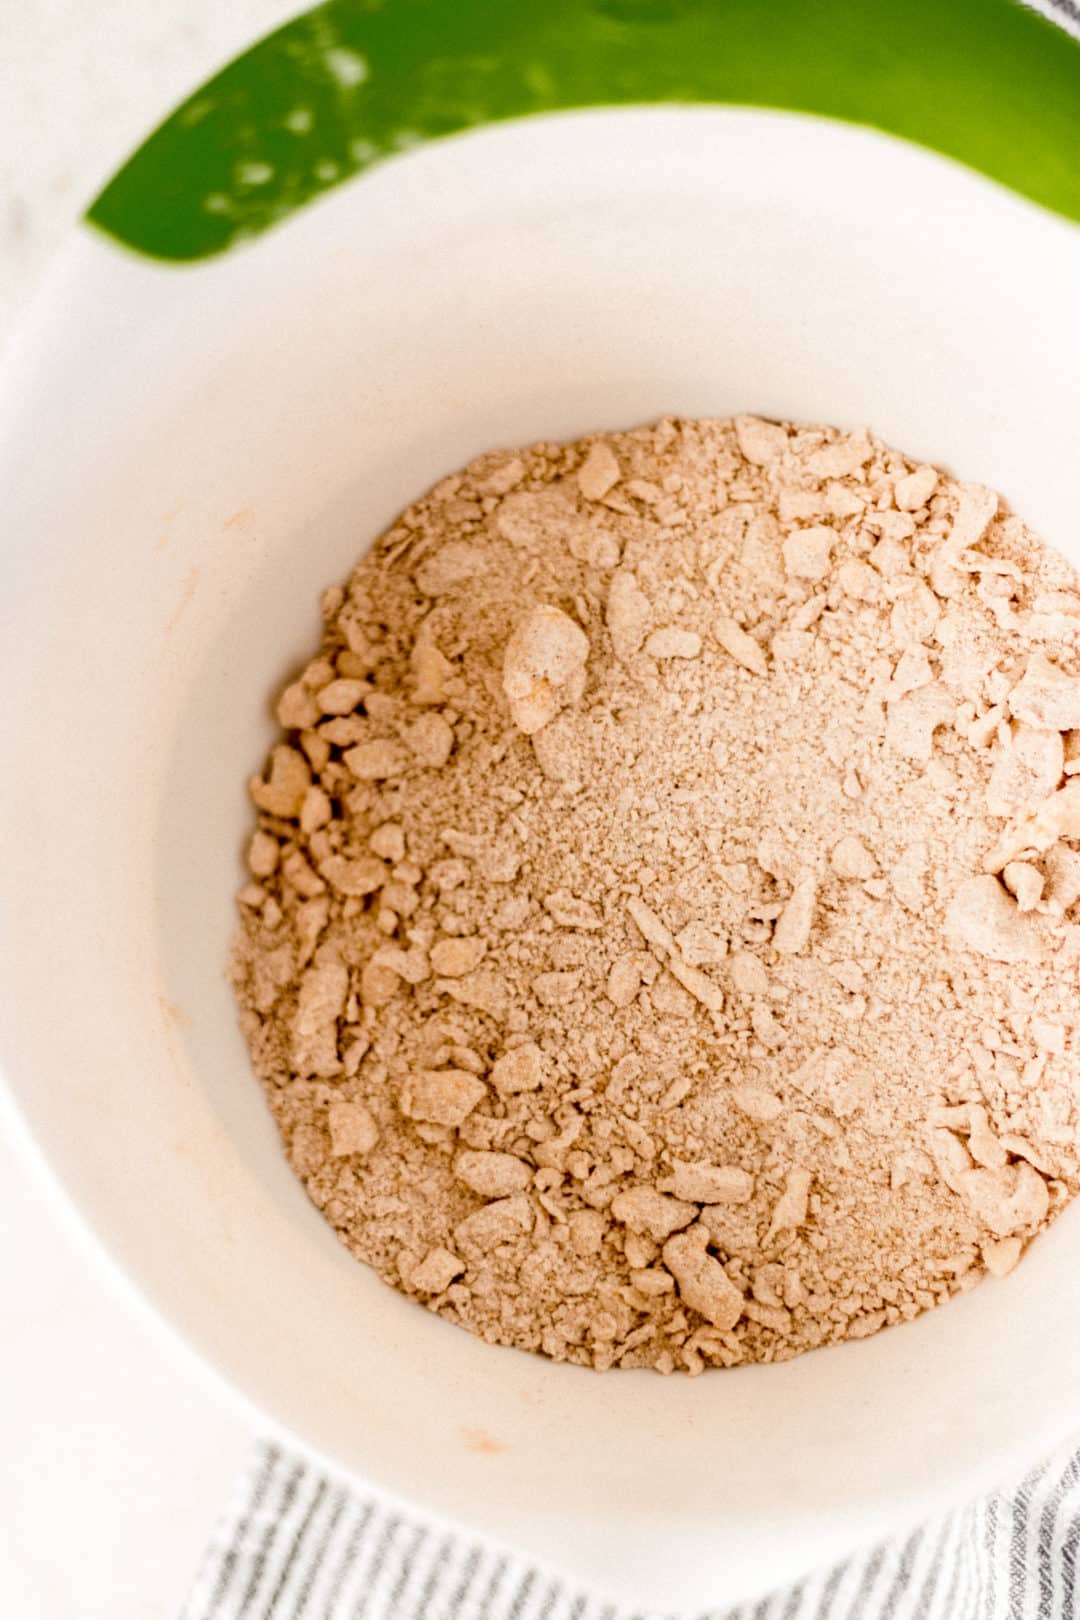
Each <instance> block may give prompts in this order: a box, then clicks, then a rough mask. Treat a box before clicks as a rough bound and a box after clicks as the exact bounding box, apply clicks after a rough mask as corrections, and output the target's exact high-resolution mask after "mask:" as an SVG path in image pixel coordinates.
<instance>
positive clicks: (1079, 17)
mask: <svg viewBox="0 0 1080 1620" xmlns="http://www.w3.org/2000/svg"><path fill="white" fill-rule="evenodd" d="M1022 3H1023V4H1024V5H1026V6H1028V7H1029V9H1030V10H1032V11H1041V12H1042V14H1043V16H1044V17H1046V18H1047V19H1048V20H1049V21H1050V22H1056V23H1057V25H1058V27H1059V28H1064V29H1065V30H1066V31H1067V32H1068V33H1070V34H1075V35H1076V37H1077V39H1080V0H1022Z"/></svg>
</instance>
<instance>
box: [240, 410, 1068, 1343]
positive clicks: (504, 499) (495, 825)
mask: <svg viewBox="0 0 1080 1620" xmlns="http://www.w3.org/2000/svg"><path fill="white" fill-rule="evenodd" d="M324 611H325V634H324V638H323V643H322V647H321V649H320V650H319V652H318V653H317V655H316V656H315V657H314V659H313V660H312V662H311V663H309V664H308V666H307V668H306V669H305V670H304V671H303V672H302V673H301V675H300V676H299V677H298V678H297V680H296V681H295V682H293V683H292V684H291V685H290V686H289V687H288V688H287V690H286V691H285V692H284V694H283V695H282V697H281V700H280V704H279V707H278V715H279V718H280V721H281V724H282V726H283V727H284V728H285V730H286V732H287V736H286V737H285V738H283V740H282V741H281V742H280V744H279V745H278V746H277V747H276V748H275V749H274V751H273V754H272V756H271V760H270V763H269V766H268V770H267V773H266V776H265V778H263V779H258V780H256V781H255V782H253V783H252V785H251V793H252V797H253V799H254V802H255V804H256V806H257V808H258V812H259V827H258V831H257V832H256V833H255V835H254V837H253V839H252V842H251V846H250V851H249V865H250V869H251V874H252V881H251V882H249V883H248V885H247V887H246V888H245V889H244V890H243V892H242V894H241V896H240V899H241V915H242V928H241V933H240V936H239V941H238V945H237V949H236V955H235V960H234V967H233V973H234V979H235V984H236V990H237V994H238V997H239V1002H240V1007H241V1012H242V1018H243V1024H244V1029H245V1033H246V1035H247V1038H248V1041H249V1044H250V1047H251V1052H252V1056H253V1059H254V1063H255V1067H256V1069H257V1071H258V1073H259V1075H260V1077H261V1078H262V1080H263V1082H264V1084H265V1088H266V1093H267V1096H268V1098H269V1101H270V1105H271V1107H272V1109H273V1111H274V1114H275V1117H276V1119H277V1122H278V1125H279V1127H280V1129H281V1132H282V1136H283V1138H284V1141H285V1145H286V1149H287V1151H288V1154H289V1158H290V1160H291V1162H292V1164H293V1166H294V1167H295V1169H296V1172H297V1174H298V1175H299V1176H301V1177H302V1179H303V1181H304V1183H305V1185H306V1187H307V1189H308V1192H309V1194H310V1196H311V1198H312V1200H313V1201H314V1203H315V1204H316V1205H317V1206H318V1207H319V1208H320V1209H321V1210H322V1212H323V1213H324V1215H325V1216H326V1218H327V1220H329V1221H330V1222H331V1223H332V1224H333V1226H334V1227H335V1229H336V1230H337V1232H338V1233H339V1234H340V1236H341V1238H342V1240H343V1241H344V1242H345V1243H346V1244H347V1245H348V1247H349V1248H350V1249H351V1250H352V1252H353V1253H354V1254H355V1255H356V1256H357V1257H358V1258H360V1259H362V1260H364V1261H366V1262H368V1263H369V1264H370V1265H372V1266H373V1267H374V1268H375V1269H376V1270H377V1271H378V1272H379V1274H380V1275H381V1276H382V1277H383V1278H385V1279H386V1281H387V1282H389V1283H391V1284H392V1285H394V1286H395V1287H397V1288H400V1289H402V1290H403V1291H405V1292H406V1293H409V1294H411V1295H414V1296H415V1297H416V1298H418V1299H420V1300H422V1301H423V1302H424V1303H425V1304H426V1305H428V1306H429V1307H430V1308H431V1309H432V1310H435V1311H437V1312H439V1314H441V1315H443V1316H445V1317H446V1318H448V1319H449V1320H450V1321H453V1322H457V1323H460V1324H461V1325H463V1326H465V1327H468V1328H470V1329H472V1330H473V1331H474V1332H476V1333H478V1334H480V1335H482V1336H483V1337H484V1338H486V1339H488V1340H490V1341H492V1342H495V1343H501V1344H510V1345H517V1346H519V1347H522V1348H524V1349H530V1350H538V1351H542V1352H543V1353H545V1354H547V1355H549V1356H553V1357H555V1358H556V1359H559V1360H570V1361H576V1362H580V1363H583V1364H585V1365H588V1366H594V1367H598V1368H606V1367H611V1366H616V1365H617V1366H621V1367H641V1366H649V1367H655V1368H658V1369H659V1370H660V1371H663V1372H670V1371H672V1370H674V1369H676V1368H685V1369H686V1370H688V1371H690V1372H697V1371H700V1370H701V1369H702V1368H703V1367H706V1366H733V1365H735V1364H737V1363H740V1362H746V1361H770V1360H777V1359H780V1358H783V1357H788V1356H792V1355H794V1354H796V1353H797V1352H799V1351H801V1350H806V1349H809V1348H811V1347H813V1346H815V1345H820V1344H823V1343H826V1342H829V1341H834V1340H839V1339H845V1338H860V1337H865V1336H866V1335H868V1334H871V1333H874V1332H876V1331H877V1330H878V1329H879V1328H881V1327H883V1326H886V1325H888V1324H891V1323H896V1322H900V1321H902V1320H904V1319H907V1318H910V1317H913V1316H916V1315H917V1314H918V1313H919V1312H921V1311H923V1310H926V1309H927V1308H928V1307H930V1306H933V1305H936V1304H938V1303H940V1302H941V1301H943V1300H945V1299H947V1298H948V1297H949V1296H950V1295H952V1294H955V1293H957V1292H963V1291H965V1290H967V1289H969V1288H970V1287H972V1286H973V1285H974V1284H975V1283H976V1282H978V1281H979V1279H980V1278H981V1277H982V1276H983V1275H984V1274H985V1273H986V1272H990V1273H992V1274H993V1275H994V1276H1001V1275H1003V1274H1004V1273H1006V1272H1007V1271H1009V1270H1010V1269H1011V1267H1012V1266H1013V1265H1014V1264H1015V1263H1016V1261H1017V1259H1018V1258H1019V1256H1020V1255H1021V1253H1022V1250H1023V1248H1024V1246H1025V1244H1026V1243H1027V1242H1028V1241H1029V1239H1030V1238H1031V1237H1032V1236H1033V1235H1034V1234H1035V1233H1036V1232H1038V1231H1039V1229H1040V1228H1041V1227H1043V1226H1045V1225H1046V1224H1047V1223H1048V1222H1049V1221H1050V1220H1051V1219H1053V1217H1054V1216H1055V1215H1056V1214H1057V1212H1058V1211H1059V1210H1060V1209H1061V1207H1062V1206H1063V1204H1064V1203H1065V1202H1066V1200H1067V1199H1068V1197H1069V1196H1070V1195H1071V1193H1072V1192H1073V1191H1075V1190H1076V1187H1077V1185H1078V1184H1080V1140H1078V1124H1080V1122H1078V1110H1077V1085H1076V1080H1075V1078H1074V1076H1075V1074H1076V1070H1077V1061H1078V1050H1077V1048H1078V1023H1080V1017H1078V1013H1077V963H1078V959H1080V926H1078V924H1077V923H1076V922H1075V921H1073V920H1072V915H1073V913H1072V908H1073V907H1074V905H1075V903H1076V901H1077V900H1078V899H1080V781H1078V780H1074V779H1073V773H1074V772H1080V580H1078V579H1077V576H1076V575H1075V574H1074V572H1073V571H1072V569H1071V568H1069V567H1068V566H1067V565H1066V564H1065V563H1064V562H1063V561H1062V560H1061V559H1060V558H1058V557H1057V556H1056V555H1054V554H1053V553H1051V552H1049V551H1048V550H1047V549H1046V548H1044V547H1043V546H1042V545H1041V544H1040V543H1039V542H1038V541H1037V540H1036V539H1035V538H1034V537H1033V536H1032V535H1031V534H1030V532H1029V531H1028V530H1027V529H1025V527H1024V525H1023V524H1022V523H1021V521H1020V520H1019V519H1018V518H1016V517H1014V516H1012V515H1011V514H1009V513H1008V512H1007V511H1006V509H1005V507H1004V505H1003V503H1002V502H1001V501H1000V500H999V498H998V497H997V496H996V495H994V494H992V493H991V492H990V491H988V490H986V489H984V488H982V487H981V486H977V485H971V484H967V485H965V484H960V483H957V482H955V481H954V480H952V479H951V478H948V477H946V476H945V475H944V474H942V473H940V472H938V471H936V470H935V469H933V468H931V467H929V466H913V465H912V464H911V463H909V462H908V461H907V460H905V458H904V457H903V456H902V455H900V454H898V453H897V452H896V451H893V450H890V449H887V448H886V447H884V446H883V445H881V444H879V443H878V442H877V441H876V440H874V439H873V438H871V437H870V436H869V435H868V434H866V433H862V432H859V433H855V434H852V435H845V434H841V433H838V432H835V431H834V430H832V429H829V428H818V427H814V428H805V427H792V426H781V425H779V424H776V423H771V422H764V421H760V420H757V419H755V418H752V417H741V418H738V419H736V420H735V421H733V422H727V421H725V422H718V421H701V422H694V421H664V422H661V423H660V424H659V425H658V426H656V427H650V428H645V429H641V430H638V431H635V432H630V433H615V434H609V435H604V436H602V437H596V438H590V439H586V440H582V441H581V442H579V443H576V444H569V445H551V444H541V445H537V446H534V447H533V448H532V449H530V450H526V451H521V452H519V453H517V454H514V455H510V454H506V453H503V452H498V453H492V454H490V455H486V456H483V457H481V458H480V459H479V460H477V461H475V462H473V463H472V464H471V465H470V466H469V467H468V468H466V470H465V471H464V472H463V473H462V474H460V475H459V476H455V477H453V478H449V479H446V480H445V481H444V482H443V483H442V484H440V485H439V486H438V487H437V488H436V489H435V490H433V491H432V492H431V494H429V495H428V496H426V497H424V498H423V499H422V500H420V501H418V502H417V504H416V505H415V506H413V507H411V508H410V509H409V510H408V511H407V512H406V513H405V514H404V515H403V516H402V517H401V519H400V520H399V521H398V522H397V523H396V524H395V526H394V527H393V528H392V529H391V530H390V531H389V532H388V533H387V534H386V535H385V536H384V537H383V538H382V539H381V540H380V541H379V542H378V544H377V545H376V546H375V547H374V549H373V550H372V551H371V553H370V554H369V555H367V556H365V557H364V559H363V560H362V561H361V562H360V564H359V566H358V567H357V569H356V572H355V573H354V575H353V577H352V579H351V581H350V583H349V585H348V587H347V589H345V590H342V589H340V588H336V587H335V588H333V589H331V590H330V591H328V592H327V593H326V596H325V598H324Z"/></svg>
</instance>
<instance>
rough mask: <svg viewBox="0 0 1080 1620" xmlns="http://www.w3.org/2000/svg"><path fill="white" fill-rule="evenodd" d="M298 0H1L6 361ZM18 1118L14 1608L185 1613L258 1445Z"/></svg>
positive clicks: (93, 1618) (5, 1455)
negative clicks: (33, 1152)
mask: <svg viewBox="0 0 1080 1620" xmlns="http://www.w3.org/2000/svg"><path fill="white" fill-rule="evenodd" d="M296 9H298V8H297V6H296V4H295V3H290V0H226V3H222V0H149V3H148V0H0V364H2V346H3V344H4V341H5V339H6V336H7V333H8V331H9V330H10V328H11V326H12V324H13V323H14V322H15V321H16V320H17V318H18V313H19V309H20V308H21V306H22V304H23V303H24V302H25V301H26V300H27V299H28V298H29V297H30V296H31V295H32V293H33V289H34V286H35V283H36V282H37V280H38V278H39V277H40V275H41V272H42V269H43V266H44V264H45V262H46V261H47V260H48V258H49V256H50V254H51V253H52V252H53V251H54V250H55V249H56V247H57V246H58V245H59V243H60V242H61V241H62V240H63V237H64V235H65V233H66V232H67V230H68V229H69V228H70V226H71V222H72V221H73V220H74V219H75V218H76V216H77V215H78V214H79V212H80V211H81V209H82V208H83V206H84V205H85V203H86V202H87V201H88V200H89V199H90V198H91V197H92V196H93V195H94V193H95V191H96V190H97V189H98V187H99V186H100V184H101V183H102V181H103V180H105V179H106V178H107V177H108V175H109V174H110V173H111V172H112V171H113V170H114V169H115V167H116V166H117V164H118V163H119V162H120V161H121V160H122V159H123V157H124V156H125V155H126V154H127V153H128V152H130V151H131V150H132V149H133V148H134V147H135V146H136V145H138V143H139V139H140V137H141V136H142V135H143V134H145V133H146V132H147V131H148V130H149V129H150V128H151V127H152V125H153V124H154V123H156V122H157V121H158V119H159V118H160V117H161V115H162V114H163V113H164V112H165V111H167V110H168V109H169V108H170V106H171V105H172V104H173V103H175V102H176V101H177V100H178V99H180V98H181V97H182V96H183V95H185V94H186V93H187V91H188V90H190V89H193V88H194V87H195V86H197V85H198V84H199V83H200V81H201V80H202V79H203V78H204V77H205V76H206V74H207V73H208V72H209V71H211V70H212V69H213V68H215V67H216V66H218V65H219V64H220V63H222V62H223V61H227V60H228V59H229V57H230V56H231V55H233V54H234V52H235V51H236V50H237V49H238V48H240V47H242V46H243V45H245V44H246V43H248V42H249V41H250V40H252V39H254V38H255V37H257V36H258V35H259V34H261V33H263V32H265V31H266V30H268V29H270V28H273V27H274V26H276V25H277V24H278V23H279V22H281V21H283V20H284V19H285V18H286V17H287V16H289V15H290V14H291V13H292V12H293V11H294V10H296ZM2 1121H3V1114H2V1112H0V1280H2V1286H0V1435H2V1437H3V1439H2V1443H0V1617H3V1620H175V1616H176V1615H177V1614H178V1612H179V1609H180V1605H181V1602H182V1600H183V1597H184V1594H185V1592H186V1589H187V1586H188V1584H189V1581H190V1579H191V1576H192V1574H193V1572H194V1569H195V1567H196V1565H197V1563H198V1561H199V1557H200V1554H201V1550H202V1547H203V1545H204V1544H205V1542H206V1539H207V1537H208V1535H209V1533H210V1531H211V1528H212V1526H213V1523H214V1520H215V1518H216V1516H217V1514H218V1511H219V1509H220V1507H221V1505H222V1504H223V1502H224V1500H225V1499H226V1497H227V1495H228V1492H229V1489H230V1486H231V1483H232V1481H233V1479H234V1478H235V1476H236V1474H237V1472H238V1470H239V1469H240V1468H241V1466H242V1464H243V1462H244V1459H245V1457H246V1455H247V1452H248V1448H249V1446H250V1443H251V1439H252V1431H251V1427H250V1424H249V1423H248V1422H247V1421H246V1420H245V1419H244V1418H243V1417H241V1416H240V1415H238V1414H237V1413H236V1412H234V1411H232V1410H231V1409H229V1408H228V1407H227V1406H226V1405H225V1404H224V1402H223V1401H222V1400H221V1399H219V1398H218V1396H217V1395H216V1394H215V1393H213V1392H212V1391H211V1390H210V1389H209V1388H208V1387H207V1386H205V1385H203V1384H202V1383H201V1382H200V1381H199V1380H198V1379H197V1378H195V1377H194V1376H193V1374H192V1371H191V1369H190V1368H189V1367H187V1366H186V1365H184V1364H183V1362H181V1361H179V1360H178V1359H177V1358H175V1357H174V1356H173V1355H172V1354H170V1353H169V1352H168V1351H167V1350H165V1349H163V1348H162V1346H161V1344H160V1343H159V1342H158V1340H157V1339H156V1338H155V1337H152V1336H150V1335H149V1334H148V1333H147V1331H146V1328H145V1326H144V1324H143V1323H142V1321H141V1320H140V1319H139V1318H138V1317H137V1316H135V1315H133V1314H132V1311H131V1308H130V1306H129V1305H128V1304H127V1303H126V1302H125V1300H123V1299H122V1298H120V1297H118V1296H117V1295H116V1293H114V1291H113V1288H112V1287H111V1285H110V1284H109V1282H108V1281H106V1280H104V1279H103V1278H102V1276H101V1275H100V1274H99V1272H98V1271H97V1270H96V1269H94V1268H93V1267H92V1266H90V1265H88V1263H87V1259H86V1256H85V1254H84V1252H83V1251H82V1250H81V1248H80V1246H79V1245H78V1244H76V1243H74V1242H73V1240H72V1236H71V1233H70V1231H69V1230H68V1229H67V1226H66V1224H65V1223H63V1222H59V1221H58V1219H57V1215H56V1212H55V1210H54V1208H53V1207H52V1204H51V1202H50V1201H49V1200H48V1199H47V1198H46V1197H45V1195H44V1193H43V1190H42V1187H41V1185H40V1183H39V1182H38V1180H37V1177H36V1176H35V1175H33V1174H31V1173H30V1171H29V1170H28V1168H27V1166H26V1164H25V1163H24V1162H23V1161H22V1160H21V1158H20V1157H19V1155H18V1154H17V1153H16V1151H15V1147H14V1144H13V1142H12V1141H11V1140H8V1139H6V1138H5V1136H4V1134H3V1125H2Z"/></svg>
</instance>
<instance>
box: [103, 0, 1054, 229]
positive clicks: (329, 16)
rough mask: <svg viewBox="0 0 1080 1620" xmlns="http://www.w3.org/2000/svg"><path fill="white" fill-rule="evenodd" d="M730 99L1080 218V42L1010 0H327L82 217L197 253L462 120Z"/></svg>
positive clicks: (146, 148) (259, 53) (238, 64)
mask: <svg viewBox="0 0 1080 1620" xmlns="http://www.w3.org/2000/svg"><path fill="white" fill-rule="evenodd" d="M717 102H720V103H729V104H741V105H746V106H754V107H774V108H784V109H788V110H791V111H794V112H803V113H818V114H825V115H827V116H829V117H832V118H838V119H843V120H846V121H847V122H849V123H855V124H864V125H872V126H874V127H876V128H878V129H883V130H887V131H889V132H890V133H891V134H894V135H899V136H902V137H904V138H905V139H907V140H911V141H916V142H918V143H919V144H921V145H923V146H928V147H931V148H933V149H935V150H936V151H938V152H943V153H945V154H946V155H947V156H949V157H953V158H956V159H958V160H959V161H960V162H962V163H965V164H968V165H969V166H970V167H972V168H974V169H979V170H981V171H982V172H983V173H984V174H986V175H989V176H990V177H991V178H992V179H995V180H998V181H1000V182H1001V183H1002V184H1003V185H1006V186H1010V187H1011V188H1012V189H1013V190H1015V191H1018V192H1021V193H1022V194H1023V195H1025V196H1027V197H1029V198H1031V199H1032V200H1033V201H1034V202H1037V203H1041V204H1042V205H1043V206H1044V207H1046V208H1050V209H1054V210H1056V211H1057V212H1058V213H1060V214H1063V215H1065V216H1066V217H1068V218H1069V219H1072V220H1076V221H1080V44H1078V43H1077V42H1076V41H1075V40H1073V39H1072V38H1070V37H1069V36H1068V35H1066V34H1065V33H1064V32H1062V31H1061V30H1059V29H1057V28H1054V27H1053V26H1052V25H1051V24H1050V23H1048V22H1046V21H1045V20H1044V19H1043V18H1041V17H1039V16H1037V15H1036V14H1035V13H1033V12H1030V11H1026V10H1024V9H1022V8H1021V7H1020V6H1019V5H1015V4H1013V3H1012V0H905V4H904V5H903V6H902V7H897V8H893V7H889V6H884V5H878V4H876V3H873V0H812V3H811V0H768V3H764V0H542V3H541V0H537V3H535V4H534V3H532V0H525V3H522V4H517V3H515V0H329V3H328V4H325V5H321V6H317V7H316V8H315V9H314V10H312V11H309V12H307V13H305V14H304V15H303V16H301V17H297V18H296V19H295V20H294V21H292V22H290V23H287V24H286V25H285V26H284V27H283V28H280V29H278V31H277V32H276V33H274V34H271V35H269V36H268V37H267V38H266V39H264V40H261V41H260V42H259V43H258V44H257V45H254V46H252V48H251V49H250V50H249V51H247V52H246V53H245V54H244V55H243V56H240V57H237V59H236V60H235V61H234V62H232V63H230V65H229V66H228V67H227V68H225V69H224V70H223V71H222V72H221V73H219V74H218V75H217V76H216V77H215V78H213V79H211V80H210V81H209V82H208V83H207V84H206V85H204V86H203V88H202V89H201V90H199V91H198V92H197V93H196V94H195V95H193V96H192V97H191V98H190V99H189V100H188V101H186V102H185V103H184V104H183V106H182V107H180V108H179V109H178V110H177V111H176V112H175V113H173V114H172V116H171V117H170V118H168V119H167V120H166V121H165V122H164V123H163V124H162V125H161V126H160V128H159V129H158V130H157V131H156V132H155V133H154V134H153V135H152V136H151V137H150V138H149V140H148V141H147V142H146V143H145V144H144V145H143V146H142V147H141V148H140V149H139V151H138V152H137V153H136V154H135V156H134V157H133V158H132V159H131V160H130V162H129V163H127V164H126V165H125V167H124V168H123V169H121V170H120V172H119V173H118V174H117V175H116V177H115V178H114V179H113V180H112V181H111V182H110V183H109V185H108V186H107V187H106V188H105V190H104V191H103V192H102V193H101V195H100V196H99V197H98V199H97V201H96V202H95V203H94V204H93V206H92V207H91V208H90V210H89V214H88V218H89V219H90V220H91V221H92V222H93V223H94V224H95V225H96V226H98V227H100V228H101V229H102V230H104V231H107V232H108V233H109V234H110V235H111V236H113V237H115V238H116V239H117V240H118V241H120V242H123V243H125V244H126V245H127V246H128V247H130V248H134V249H136V250H138V251H139V252H141V253H145V254H149V255H151V256H153V257H154V258H158V259H166V260H174V261H180V260H193V259H203V258H207V257H209V256H210V255H212V254H217V253H221V252H223V251H225V250H226V249H227V248H230V247H232V246H234V245H235V244H236V243H237V242H239V241H241V240H243V239H245V238H247V237H252V236H257V235H259V234H260V233H261V232H262V231H265V230H267V229H269V227H270V226H272V225H275V224H276V223H277V222H278V221H280V220H283V219H287V218H288V217H289V215H290V214H292V213H293V212H294V211H295V210H296V209H298V208H302V207H303V206H304V204H305V203H307V202H309V201H311V199H312V198H314V197H318V196H320V195H321V194H322V193H324V192H326V191H330V190H332V189H333V188H334V187H335V186H337V185H340V184H341V183H342V182H343V181H344V180H347V179H349V178H350V177H351V176H352V175H355V174H359V173H361V172H362V171H363V170H364V169H367V168H369V167H370V166H371V165H372V164H374V163H377V162H379V161H381V160H382V159H384V158H387V157H392V156H393V155H394V154H395V153H397V152H401V151H403V150H406V149H408V148H410V147H413V146H416V145H417V144H419V143H421V142H424V141H430V140H436V139H438V138H439V137H441V136H444V135H453V134H456V133H457V132H458V131H459V130H464V129H472V128H476V127H478V126H479V125H482V124H489V123H495V122H498V121H500V120H503V119H508V118H520V117H525V116H528V115H531V114H534V113H545V112H554V111H562V110H566V109H569V108H579V107H595V106H602V105H627V104H634V103H637V104H643V103H644V104H647V103H674V104H680V103H681V104H702V103H717Z"/></svg>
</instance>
